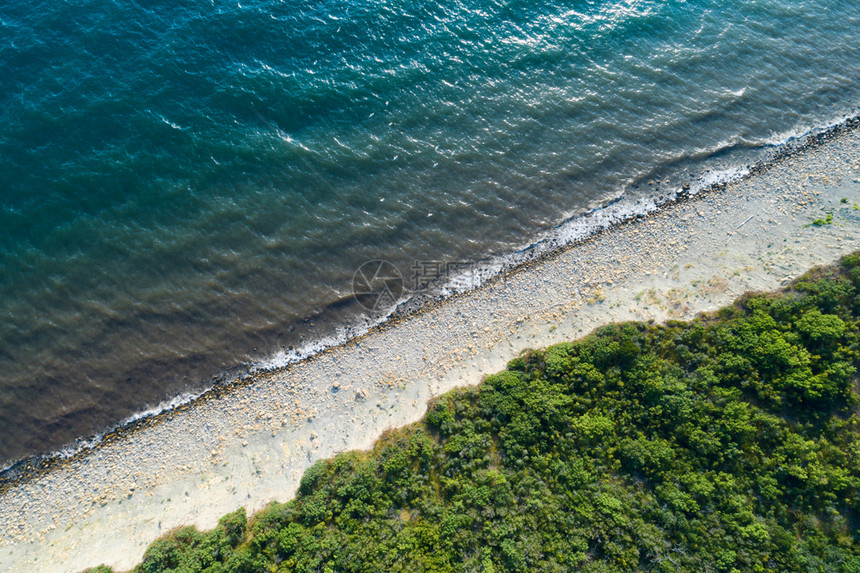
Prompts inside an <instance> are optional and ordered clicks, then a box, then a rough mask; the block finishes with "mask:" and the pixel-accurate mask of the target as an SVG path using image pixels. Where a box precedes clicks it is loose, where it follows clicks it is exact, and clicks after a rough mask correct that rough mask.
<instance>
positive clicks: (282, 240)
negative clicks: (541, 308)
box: [0, 0, 860, 465]
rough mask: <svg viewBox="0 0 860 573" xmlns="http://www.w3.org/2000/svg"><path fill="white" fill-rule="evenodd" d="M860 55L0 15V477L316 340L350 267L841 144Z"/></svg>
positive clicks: (846, 22)
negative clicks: (16, 465) (11, 465)
mask: <svg viewBox="0 0 860 573" xmlns="http://www.w3.org/2000/svg"><path fill="white" fill-rule="evenodd" d="M858 38H860V8H858V5H857V4H856V2H854V1H850V0H835V1H824V0H807V1H799V2H788V1H781V0H757V1H751V0H748V1H728V2H716V1H705V0H692V1H687V2H657V1H630V2H580V1H575V2H555V1H547V0H539V1H530V2H522V1H510V2H492V1H487V0H474V1H453V0H452V1H448V0H443V1H442V2H436V3H424V2H413V1H410V0H395V1H387V2H386V1H381V0H360V1H349V2H334V1H314V2H300V1H293V0H288V1H284V2H275V1H271V0H270V1H249V2H230V3H228V2H222V1H216V0H212V1H209V2H188V1H179V2H176V1H171V2H163V1H158V0H155V1H151V2H147V3H145V4H137V3H134V2H122V3H118V2H113V1H110V0H92V1H85V0H70V1H66V2H47V1H44V0H37V1H35V2H33V1H24V0H4V2H3V3H2V5H0V433H2V435H3V436H4V437H5V439H4V440H2V441H0V462H4V461H11V460H14V459H15V458H18V457H21V456H24V455H28V454H32V453H39V452H48V451H51V450H54V449H56V448H58V447H60V446H62V445H64V444H66V443H68V442H70V441H71V440H73V439H74V438H76V437H78V436H82V435H85V434H89V433H92V432H96V431H99V430H101V429H103V428H104V427H106V426H108V425H110V424H113V423H116V422H117V421H119V420H121V419H122V418H124V417H126V416H128V415H131V414H133V413H134V412H136V411H140V410H141V409H144V408H146V407H148V406H151V405H154V404H157V403H158V402H160V401H162V400H164V399H165V398H169V397H171V396H175V395H177V394H179V393H181V392H184V391H188V390H199V389H201V388H204V387H205V386H206V385H207V384H208V383H209V379H210V377H211V376H212V375H215V374H218V373H220V372H223V371H224V370H226V369H229V368H232V367H234V366H237V365H239V364H242V363H243V362H245V361H253V360H258V359H260V358H261V357H265V356H266V355H269V354H271V353H275V352H277V351H278V350H283V349H284V348H287V349H288V348H289V347H290V346H293V347H299V346H301V345H303V344H306V343H308V342H310V341H312V340H313V339H314V338H315V337H319V336H322V335H323V334H326V333H330V332H331V331H332V329H333V328H334V327H335V326H336V325H337V324H340V323H342V322H346V321H349V320H350V317H352V316H354V315H355V313H356V312H358V311H360V310H361V309H360V308H357V307H356V305H355V304H354V301H353V300H352V299H351V297H350V294H351V290H350V289H351V282H352V278H353V273H354V271H355V269H356V268H357V267H358V266H359V265H360V264H361V263H362V262H363V261H366V260H369V259H376V258H385V259H387V260H390V261H392V262H393V263H395V264H396V265H398V266H399V267H400V268H404V269H408V268H409V266H410V264H411V263H412V262H413V261H415V260H467V259H473V258H478V257H486V256H491V255H502V254H504V253H506V252H509V251H512V250H515V249H517V248H520V247H522V246H524V245H527V244H529V243H530V242H531V241H533V240H534V238H535V237H538V236H541V233H543V232H544V231H546V230H547V229H551V228H552V227H553V226H554V225H556V224H558V223H559V222H560V221H563V220H565V219H567V218H569V217H571V216H575V215H576V214H577V213H581V212H583V211H585V210H587V209H589V208H592V207H594V206H596V205H600V204H602V203H604V202H606V201H608V200H610V199H613V198H616V197H618V196H623V197H624V198H625V201H627V202H628V204H629V205H633V206H635V205H636V204H644V203H647V202H648V201H650V200H651V198H652V197H651V195H653V194H655V193H656V194H666V193H671V192H672V191H673V189H674V188H675V187H677V186H678V185H680V184H681V183H682V182H684V181H687V180H694V181H695V180H696V179H697V178H698V177H699V176H701V175H702V174H703V173H704V172H705V170H706V169H710V170H711V171H710V173H711V174H713V172H714V170H726V172H731V168H732V167H734V166H737V165H742V164H745V163H748V162H749V161H751V160H754V159H755V158H757V157H759V156H760V154H761V153H762V152H764V151H766V150H767V149H768V148H769V146H772V145H775V144H778V143H780V142H783V141H785V140H786V139H787V138H789V137H791V136H792V135H796V134H800V133H804V132H806V131H808V130H810V129H814V128H816V127H820V126H824V125H828V124H831V123H833V122H836V121H839V120H840V119H841V118H844V117H845V116H847V115H851V114H853V113H855V111H856V109H857V106H858V104H860V42H858V40H857V39H858ZM653 178H657V179H658V180H661V181H662V182H663V183H662V187H660V186H659V185H658V186H657V187H660V189H659V190H656V187H654V186H647V185H641V186H640V185H637V184H638V183H640V182H641V181H642V180H644V179H653ZM404 274H405V273H404ZM0 465H2V463H0Z"/></svg>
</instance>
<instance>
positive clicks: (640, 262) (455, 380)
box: [0, 129, 860, 572]
mask: <svg viewBox="0 0 860 573" xmlns="http://www.w3.org/2000/svg"><path fill="white" fill-rule="evenodd" d="M842 198H845V199H847V203H841V202H840V199H842ZM855 204H860V131H858V130H856V129H855V130H853V131H850V130H846V131H842V132H840V133H837V134H836V135H835V136H833V137H831V138H829V139H827V140H826V141H824V142H823V143H821V144H820V145H818V146H814V147H812V148H811V149H807V150H806V151H804V152H802V153H799V154H797V155H795V156H792V157H789V158H788V159H785V160H783V161H781V162H779V163H777V164H776V165H774V166H773V167H771V168H770V169H768V170H766V171H765V172H764V173H759V174H756V175H754V176H751V177H749V178H747V179H746V180H743V181H740V182H737V183H734V184H731V185H729V186H728V187H726V188H725V189H723V190H720V191H713V192H709V193H705V194H702V195H699V196H697V197H695V198H693V199H691V200H688V201H684V202H681V203H676V204H673V205H670V206H669V207H667V208H665V209H663V210H661V211H660V212H658V213H656V214H654V215H652V216H649V217H646V218H644V219H640V220H637V221H635V222H633V223H630V224H626V225H622V226H620V227H617V228H615V229H612V230H611V231H608V232H604V233H602V234H601V235H599V236H597V237H596V238H594V239H592V240H590V241H587V242H585V243H583V244H580V245H578V246H575V247H573V248H570V249H568V250H566V251H563V252H561V253H558V254H555V255H553V256H551V257H548V258H546V259H543V260H541V261H538V262H537V263H533V264H531V265H529V266H528V267H527V268H525V269H523V270H521V271H520V272H517V273H515V274H513V275H512V276H508V277H507V279H506V280H505V281H498V282H496V283H494V284H492V285H490V286H488V287H485V288H483V289H480V290H478V291H476V292H472V293H470V294H467V295H464V296H460V297H458V298H456V299H453V300H450V301H448V302H446V303H444V304H442V305H440V306H438V307H436V308H432V309H429V310H427V311H426V312H424V313H422V314H420V315H417V316H411V317H409V318H406V319H404V320H401V321H398V323H397V324H395V325H393V326H390V327H386V328H383V329H380V330H378V331H375V332H373V333H371V334H369V335H367V336H365V337H363V338H362V339H360V340H359V341H357V342H353V343H349V344H346V345H344V346H341V347H338V348H335V349H332V350H330V351H327V352H325V353H323V354H322V355H319V356H317V357H316V358H314V359H312V360H309V361H306V362H304V363H301V364H297V365H294V366H292V367H290V368H287V369H285V370H282V371H278V372H273V373H270V374H266V375H264V376H261V377H260V379H259V380H258V381H256V382H255V383H253V384H250V385H246V386H243V387H240V388H238V389H236V390H235V391H232V392H229V393H227V395H225V396H221V397H219V398H215V399H210V400H206V401H203V402H202V403H198V404H195V405H194V406H192V407H190V408H187V409H185V410H182V411H178V412H174V413H172V414H170V415H169V416H167V417H165V419H164V420H163V421H162V422H160V423H157V424H153V425H151V426H150V427H146V428H144V429H141V430H139V431H137V432H134V433H133V434H132V435H130V436H126V437H121V438H119V439H117V440H115V441H113V442H111V443H107V444H104V445H102V446H101V447H99V448H97V449H95V450H93V451H91V452H89V453H87V454H84V455H79V456H78V457H77V458H75V459H73V460H72V461H71V462H70V463H68V464H65V465H62V466H60V467H57V468H55V469H53V470H51V471H50V472H47V473H45V474H43V475H41V476H39V477H36V478H30V479H28V480H26V481H25V482H23V483H19V484H17V485H14V486H13V487H11V488H8V489H7V491H5V493H3V494H2V497H0V523H2V524H3V527H2V528H0V570H4V571H7V570H8V571H18V572H28V571H38V572H49V571H79V570H81V569H83V568H85V567H88V566H94V565H98V564H99V563H107V564H110V565H112V566H114V567H118V568H130V567H131V566H132V565H134V564H135V563H136V562H138V561H139V560H140V558H141V556H142V555H143V551H144V549H145V548H146V546H147V545H148V544H149V543H150V542H151V541H152V540H153V539H155V538H156V537H158V536H160V535H162V534H163V533H165V532H166V531H168V530H170V529H172V528H174V527H177V526H180V525H186V524H196V525H197V526H198V527H200V528H210V527H212V526H213V525H215V523H216V522H217V519H218V518H219V517H220V516H221V515H223V514H225V513H227V512H229V511H232V510H234V509H236V508H238V507H240V506H245V507H246V508H248V509H249V510H252V511H253V510H256V509H260V508H261V507H263V506H264V505H265V504H266V503H267V502H269V501H270V500H282V501H283V500H287V499H289V498H291V497H292V496H293V495H294V493H295V490H296V488H297V486H298V481H299V479H300V477H301V475H302V472H303V471H304V470H305V468H307V467H308V466H309V465H310V464H311V463H313V462H314V461H315V460H317V459H320V458H324V457H328V456H331V455H332V454H334V453H335V452H338V451H342V450H347V449H353V448H368V447H370V446H371V445H372V443H373V441H374V440H375V439H376V438H377V436H379V434H380V433H381V432H382V431H383V430H385V429H386V428H389V427H394V426H400V425H403V424H406V423H409V422H412V421H415V420H417V419H419V418H420V417H421V416H422V415H423V413H424V411H425V407H426V402H427V400H428V399H429V398H431V397H432V396H435V395H438V394H440V393H443V392H445V391H447V390H449V389H451V388H453V387H455V386H462V385H466V384H475V383H477V382H479V381H480V380H481V377H482V376H483V375H484V374H487V373H491V372H496V371H498V370H501V369H502V368H504V366H505V363H506V362H507V361H508V360H509V359H510V358H512V357H514V356H515V355H516V354H517V353H519V352H520V351H522V350H523V349H526V348H535V347H544V346H547V345H549V344H553V343H555V342H559V341H562V340H569V339H574V338H577V337H580V336H582V335H583V334H586V333H587V332H589V331H591V330H592V329H593V328H594V327H595V326H598V325H600V324H603V323H606V322H608V321H620V320H629V319H656V320H664V319H666V318H688V317H691V316H693V315H694V314H695V313H697V312H699V311H703V310H710V309H714V308H716V307H719V306H722V305H724V304H726V303H729V302H730V301H732V300H733V299H734V298H735V297H737V296H738V295H739V294H741V293H743V292H744V291H748V290H772V289H774V288H777V287H779V286H780V284H784V283H785V282H786V281H787V280H789V279H790V278H791V277H794V276H797V275H798V274H800V273H802V272H804V271H805V270H806V269H808V268H810V267H812V266H814V265H818V264H823V263H830V262H833V261H835V260H836V259H837V258H838V257H839V256H840V255H842V254H844V253H846V252H849V251H852V250H855V249H858V248H860V209H855V208H854V205H855ZM825 211H828V212H832V213H833V216H834V218H833V222H832V224H829V225H824V226H821V227H814V226H807V225H808V224H809V223H810V222H812V221H813V220H814V219H817V218H823V217H824V214H825Z"/></svg>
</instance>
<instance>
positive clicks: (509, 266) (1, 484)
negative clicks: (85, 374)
mask: <svg viewBox="0 0 860 573" xmlns="http://www.w3.org/2000/svg"><path fill="white" fill-rule="evenodd" d="M855 129H860V114H855V115H851V116H846V117H844V118H843V119H842V120H841V121H838V122H836V123H831V124H828V125H826V126H824V127H821V128H817V129H815V130H812V131H810V132H807V133H803V134H795V135H791V136H790V137H788V138H787V139H786V140H784V141H783V142H781V143H778V144H775V145H774V147H773V148H772V149H771V150H770V151H768V152H767V153H766V154H765V157H764V158H763V159H762V160H760V161H758V162H757V163H755V164H752V165H747V166H735V167H734V168H732V169H730V171H735V172H736V173H739V175H737V176H735V177H733V178H729V179H727V180H724V179H721V178H719V179H717V180H716V181H715V182H707V181H704V180H705V178H706V176H707V172H703V173H700V174H699V180H700V181H702V183H701V184H699V185H696V186H695V187H693V188H691V186H690V185H689V182H688V183H687V184H685V185H684V186H683V188H677V189H675V190H674V191H672V190H670V191H669V196H668V198H665V199H663V200H662V201H657V200H655V201H654V203H653V206H652V207H651V208H650V209H646V210H644V212H642V211H635V210H632V211H631V210H628V211H622V212H621V213H620V214H614V213H611V212H610V211H609V209H610V208H611V207H613V206H616V205H617V204H619V203H622V202H624V201H625V199H626V198H625V197H624V195H621V196H619V197H616V198H614V199H612V200H610V201H608V202H606V203H604V204H602V205H601V206H599V207H596V208H594V209H591V210H589V211H587V212H585V213H582V214H578V215H574V216H572V217H569V218H567V219H565V220H563V221H562V222H560V223H558V224H557V225H555V226H554V227H552V228H551V229H549V230H547V231H544V232H542V233H541V234H540V235H538V236H537V237H536V239H535V240H534V241H533V242H531V243H529V244H528V245H526V246H524V247H522V248H520V249H518V250H516V251H513V252H510V253H507V254H505V255H502V256H500V257H496V258H495V259H497V260H495V262H494V264H492V265H491V266H492V267H494V268H495V270H494V271H491V272H490V273H489V277H488V278H486V279H483V280H481V281H480V282H479V283H478V284H477V285H475V286H469V287H467V288H465V289H458V288H453V289H452V288H450V283H451V282H454V281H452V280H450V277H448V278H449V280H448V283H449V284H441V283H440V284H437V285H435V287H434V288H432V289H423V290H418V291H416V292H415V293H414V294H413V295H411V296H410V297H409V298H407V299H406V300H404V301H402V302H401V303H399V304H398V305H397V306H396V307H394V308H393V309H390V310H389V311H387V312H386V313H384V314H382V315H380V316H377V317H369V316H367V315H357V317H354V319H353V320H352V321H351V322H347V323H344V324H343V325H341V326H339V327H337V328H335V329H334V330H333V331H332V332H327V333H322V334H321V337H320V338H316V339H312V340H310V341H309V342H308V343H306V344H305V345H303V346H302V347H300V348H298V349H296V350H295V351H291V353H290V355H288V356H287V355H285V356H277V355H271V356H268V357H266V358H265V359H258V360H257V361H256V362H254V363H244V364H238V365H236V366H234V367H232V368H230V369H228V370H226V371H224V372H221V373H220V374H217V375H213V376H212V377H211V379H210V385H209V386H207V387H204V388H202V389H199V390H195V391H187V392H183V393H181V394H178V395H176V396H174V397H172V398H170V399H167V400H164V401H162V402H160V403H159V404H157V405H155V406H153V407H151V408H148V409H146V410H142V411H140V412H137V413H134V414H132V415H131V416H128V417H126V418H124V419H122V420H120V421H119V422H117V423H116V424H113V425H111V426H109V427H107V428H106V429H105V430H104V431H102V432H99V433H97V434H90V435H86V436H81V437H80V438H78V439H76V440H75V441H73V442H71V443H68V444H66V445H65V446H63V447H62V448H59V449H58V450H56V451H54V452H52V453H50V454H44V455H41V454H37V455H32V456H27V457H25V458H22V459H19V460H16V461H14V462H12V463H10V464H9V465H8V466H7V467H5V468H0V495H2V494H3V492H4V491H5V490H6V489H7V488H8V487H11V486H12V485H14V484H16V483H18V482H21V481H26V480H27V479H31V478H33V477H35V476H37V475H39V474H41V473H43V472H45V471H51V469H52V468H54V467H56V466H58V465H61V464H63V463H66V462H68V461H70V460H73V459H74V458H76V457H77V456H80V455H85V454H86V453H87V452H88V451H91V450H93V449H97V448H98V447H100V445H101V444H102V442H105V441H112V440H114V439H116V438H118V437H121V436H126V435H128V434H129V433H131V432H135V431H137V430H139V429H142V428H144V427H147V426H148V425H151V424H155V423H158V422H159V420H160V418H161V417H163V416H167V415H169V414H170V413H171V412H173V411H179V410H182V409H183V408H187V407H193V406H194V405H195V404H198V403H199V402H201V401H204V400H208V399H218V398H219V397H220V396H222V395H223V394H224V393H225V392H231V391H233V390H234V389H237V388H240V387H242V386H244V385H247V384H252V383H254V381H255V380H256V378H257V377H258V376H261V375H266V374H269V373H272V372H275V371H277V370H280V369H284V368H289V367H290V366H292V365H294V364H297V363H301V362H304V361H308V360H312V359H313V358H314V357H316V356H318V355H320V354H323V353H325V352H327V351H329V350H331V349H335V348H337V347H339V346H342V345H344V344H347V343H349V342H351V341H353V340H360V339H361V338H363V337H364V336H367V335H369V334H372V333H373V332H374V331H375V330H377V329H383V328H385V327H386V326H388V325H391V324H395V323H396V321H397V320H400V319H405V318H408V317H409V316H412V315H415V314H420V313H422V312H424V311H425V310H428V309H430V308H432V307H433V306H434V305H437V304H444V303H445V302H447V301H449V300H453V299H454V298H456V297H458V296H460V295H463V294H467V293H468V292H471V291H473V290H476V289H478V288H483V287H484V286H485V285H486V284H489V283H491V282H493V281H495V280H500V279H501V280H504V279H505V277H507V276H510V275H514V274H516V273H518V272H521V271H523V270H525V269H527V268H528V267H529V266H530V265H531V264H533V263H535V262H540V261H541V260H543V259H545V258H547V257H552V256H554V255H555V254H557V253H560V252H563V251H565V250H567V249H571V248H575V247H576V246H578V245H580V244H582V243H583V242H585V241H589V240H591V239H592V238H594V237H596V236H598V235H600V234H601V233H604V232H606V231H609V230H611V229H613V228H615V227H620V226H623V225H626V224H628V223H630V222H633V221H635V220H637V219H640V218H642V217H648V216H650V215H652V214H654V213H655V212H658V211H660V210H662V209H665V208H667V207H668V206H670V205H673V204H676V203H679V202H683V201H687V200H689V199H692V198H695V197H697V196H698V195H701V194H706V193H712V192H719V191H721V190H722V189H724V188H725V187H726V186H727V185H729V184H732V183H736V182H739V181H743V180H745V179H746V178H748V177H751V176H755V175H757V174H759V173H761V172H763V171H766V170H768V169H770V168H771V167H772V166H774V165H776V164H778V163H779V162H781V161H783V160H785V159H787V158H790V157H792V156H794V155H796V154H799V153H803V152H805V151H806V150H807V149H810V148H813V147H815V146H817V145H820V144H821V143H822V142H823V141H825V140H826V139H828V138H830V137H835V136H838V135H839V134H840V133H842V132H845V131H851V130H855ZM642 184H644V180H643V183H642ZM655 199H656V198H655ZM597 217H606V220H605V221H602V222H601V221H598V222H596V223H595V222H590V221H589V219H593V218H597ZM576 227H579V229H576ZM571 228H574V229H573V230H571ZM477 269H478V271H481V270H483V269H482V268H480V267H477ZM472 270H474V269H472ZM442 291H447V294H442ZM339 304H340V301H338V302H335V303H333V305H334V306H338V305H339ZM326 312H327V311H326V309H323V310H322V311H320V313H321V315H322V314H325V313H326ZM311 318H313V317H311ZM291 348H292V347H291Z"/></svg>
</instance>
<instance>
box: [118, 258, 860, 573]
mask: <svg viewBox="0 0 860 573" xmlns="http://www.w3.org/2000/svg"><path fill="white" fill-rule="evenodd" d="M858 294H860V254H855V255H852V256H849V257H847V258H845V259H844V260H843V261H842V263H841V265H840V267H839V268H838V269H829V270H820V269H819V270H816V271H812V272H811V273H809V274H808V275H806V276H805V277H803V278H802V279H800V280H798V281H797V282H795V283H794V284H793V285H792V286H791V287H790V288H789V289H788V290H786V291H785V292H782V293H778V294H770V295H748V296H745V297H743V298H742V299H740V300H739V301H738V302H737V303H735V304H734V305H733V306H731V307H728V308H725V309H722V310H720V311H718V312H717V313H715V314H713V315H711V316H704V317H700V318H698V319H696V320H694V321H691V322H683V323H682V322H670V323H668V324H667V325H665V326H654V325H647V324H641V323H627V324H619V325H611V326H607V327H604V328H601V329H599V330H598V331H596V332H595V333H593V334H592V335H590V336H588V337H586V338H584V339H582V340H580V341H578V342H573V343H565V344H559V345H557V346H553V347H551V348H549V349H547V350H545V351H534V352H530V353H528V354H526V355H524V356H521V357H520V358H517V359H515V360H513V361H512V362H510V364H509V365H508V369H507V370H506V371H505V372H502V373H500V374H496V375H493V376H489V377H488V378H487V379H486V380H485V381H484V382H483V384H481V385H480V386H479V387H474V388H467V389H461V390H457V391H453V392H450V393H448V394H447V395H445V396H443V397H441V398H440V399H438V400H436V401H435V402H434V403H433V404H432V405H431V407H430V409H429V411H428V414H427V416H426V419H425V421H423V422H421V423H418V424H414V425H412V426H408V427H406V428H403V429H401V430H398V431H395V432H390V433H388V434H386V435H384V436H383V437H382V438H381V439H380V441H379V442H378V444H377V445H376V447H375V448H374V450H373V451H371V452H350V453H345V454H342V455H339V456H337V457H335V458H333V459H331V460H325V461H321V462H319V463H317V464H316V465H314V466H313V467H311V468H310V469H309V470H308V471H307V472H306V473H305V476H304V478H303V479H302V482H301V487H300V490H299V493H298V496H297V498H296V499H295V500H293V501H291V502H289V503H286V504H272V505H271V506H269V507H268V508H267V509H266V510H264V511H262V512H260V513H259V514H257V515H255V516H253V517H252V518H251V519H250V520H246V516H245V512H244V510H240V511H237V512H236V513H233V514H230V515H228V516H226V517H224V518H223V519H222V520H221V522H220V524H219V526H218V527H217V528H216V529H215V530H213V531H210V532H207V533H200V532H198V531H197V530H195V529H193V528H184V529H180V530H178V531H175V532H173V533H172V534H170V535H168V536H167V537H165V538H162V539H160V540H158V541H156V542H155V543H154V544H153V545H152V546H151V547H150V548H149V549H148V550H147V552H146V555H145V558H144V561H143V563H142V564H140V565H139V566H138V567H137V568H136V569H135V571H136V572H140V573H152V572H165V571H176V572H180V571H181V572H202V571H205V572H209V573H216V572H218V573H221V572H227V571H230V572H239V571H242V572H245V571H248V572H250V571H254V572H257V571H320V572H335V571H570V570H580V571H591V572H597V571H627V570H643V571H695V572H708V571H780V572H783V571H845V572H848V571H851V572H857V571H860V537H858V536H860V531H858V511H860V498H858V488H860V439H858V438H860V418H858V409H857V405H858V388H857V376H856V371H857V366H858V362H860V330H858V326H860V322H858V317H860V296H858Z"/></svg>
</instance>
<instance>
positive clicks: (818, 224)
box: [812, 213, 833, 227]
mask: <svg viewBox="0 0 860 573" xmlns="http://www.w3.org/2000/svg"><path fill="white" fill-rule="evenodd" d="M831 223H833V213H827V216H826V217H824V218H823V219H816V220H814V221H813V222H812V226H813V227H821V226H823V225H830V224H831Z"/></svg>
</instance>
